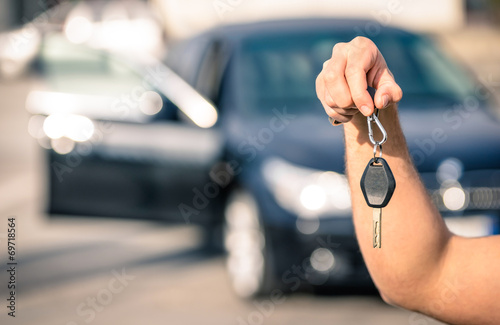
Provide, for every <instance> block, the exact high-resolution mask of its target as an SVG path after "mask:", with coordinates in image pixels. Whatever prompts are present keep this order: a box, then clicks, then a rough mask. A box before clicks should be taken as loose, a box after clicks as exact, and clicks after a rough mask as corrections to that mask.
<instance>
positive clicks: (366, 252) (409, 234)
mask: <svg viewBox="0 0 500 325" xmlns="http://www.w3.org/2000/svg"><path fill="white" fill-rule="evenodd" d="M380 120H381V122H382V124H383V126H384V127H385V129H386V131H387V133H388V140H387V142H386V143H385V144H384V146H383V157H384V158H385V159H386V160H387V162H388V164H389V166H390V167H391V169H392V172H393V174H394V177H395V179H396V190H395V192H394V195H393V197H392V199H391V201H390V202H389V204H388V205H387V207H385V208H383V209H382V248H381V249H374V248H373V244H372V243H373V242H372V234H373V228H372V208H370V207H368V205H367V204H366V202H365V199H364V197H363V194H362V192H361V189H360V179H361V175H362V174H363V171H364V169H365V168H366V165H367V163H368V161H369V160H370V159H371V158H372V157H373V145H372V144H371V142H370V141H369V138H368V130H367V123H366V117H364V116H362V115H361V114H357V115H356V116H355V117H354V119H353V120H352V121H351V122H350V123H347V124H345V125H344V130H345V141H346V169H347V175H348V179H349V184H350V188H351V195H352V206H353V220H354V225H355V228H356V235H357V238H358V242H359V245H360V247H361V251H362V254H363V257H364V259H365V262H366V265H367V267H368V269H369V271H370V274H371V275H372V278H373V280H374V282H375V284H376V285H377V287H378V288H379V289H380V291H381V292H382V294H385V295H386V296H388V298H389V300H394V301H396V302H398V303H399V302H403V303H404V304H405V307H407V308H412V307H413V308H417V307H418V304H419V301H418V300H419V297H422V299H425V292H423V290H425V288H428V287H429V285H428V284H431V283H432V282H433V281H437V280H438V277H439V274H438V273H439V264H440V263H441V261H442V260H443V256H444V252H445V250H446V247H447V243H448V242H449V238H450V237H451V235H450V233H449V231H448V230H447V228H446V225H445V224H444V222H443V220H442V218H441V216H440V214H439V212H438V211H437V210H436V208H435V207H434V205H433V204H432V202H431V200H430V198H429V196H428V194H427V192H426V189H425V187H424V186H423V184H422V182H421V181H420V178H419V175H418V173H417V171H416V170H415V168H414V166H413V163H412V161H411V158H410V155H409V153H408V149H407V146H406V142H405V138H404V135H403V132H402V130H401V127H400V124H399V119H398V114H397V108H396V107H395V106H393V107H389V108H387V109H384V110H381V112H380ZM376 138H377V137H376ZM378 138H380V137H378ZM424 284H426V285H424ZM407 294H411V299H412V301H408V302H407V301H406V299H407V298H408V297H406V296H405V295H407ZM408 304H415V305H416V306H411V305H408Z"/></svg>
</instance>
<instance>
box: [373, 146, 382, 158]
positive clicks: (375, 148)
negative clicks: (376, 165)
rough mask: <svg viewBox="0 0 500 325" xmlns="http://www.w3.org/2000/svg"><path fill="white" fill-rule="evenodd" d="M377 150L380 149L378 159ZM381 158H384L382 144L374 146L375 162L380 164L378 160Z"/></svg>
mask: <svg viewBox="0 0 500 325" xmlns="http://www.w3.org/2000/svg"><path fill="white" fill-rule="evenodd" d="M377 148H379V149H380V150H379V153H380V154H379V156H378V157H377ZM379 158H382V144H380V143H376V144H375V145H373V159H374V161H375V162H378V159H379Z"/></svg>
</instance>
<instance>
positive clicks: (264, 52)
mask: <svg viewBox="0 0 500 325" xmlns="http://www.w3.org/2000/svg"><path fill="white" fill-rule="evenodd" d="M352 37H353V35H332V34H331V33H330V34H326V33H325V34H323V35H318V33H315V34H311V33H304V34H301V35H297V34H293V35H291V34H290V35H267V36H260V37H258V38H250V39H246V40H245V41H244V42H243V43H242V45H241V48H240V50H239V52H238V53H239V55H238V56H237V58H236V60H235V63H236V76H235V77H236V85H237V86H236V88H237V93H238V97H239V100H240V103H241V106H242V107H243V109H244V110H245V111H247V112H248V113H251V114H252V115H253V114H256V113H257V114H266V112H269V111H271V109H272V108H274V107H283V106H287V108H288V109H289V110H292V111H294V112H296V113H300V112H304V113H306V112H308V111H310V110H311V106H312V105H317V104H318V100H317V98H316V93H315V79H316V76H317V75H318V73H319V72H320V71H321V68H322V65H323V62H324V61H325V60H326V59H328V58H329V57H330V56H331V50H332V47H333V45H334V44H335V43H337V42H346V41H349V40H350V39H352ZM372 40H373V41H374V42H375V43H376V44H377V45H378V47H379V48H380V51H381V52H382V54H383V55H384V57H385V58H386V61H387V62H388V65H389V68H390V69H391V71H392V72H393V74H394V76H395V78H396V80H397V82H398V83H399V85H400V86H401V88H402V89H403V92H404V101H403V103H402V105H401V106H402V107H403V108H404V107H405V104H411V105H407V106H418V107H419V108H420V107H422V108H425V107H429V108H430V107H436V106H443V107H446V106H448V105H451V104H454V103H457V102H460V101H462V100H463V99H464V98H465V97H466V96H468V95H470V94H471V93H472V90H473V83H472V81H471V79H470V77H469V76H468V75H467V74H465V73H464V72H463V71H461V69H460V68H459V67H457V66H455V65H454V64H453V63H451V62H450V61H449V60H447V59H446V58H445V57H443V56H442V54H441V53H439V52H438V51H437V50H436V49H435V48H434V46H433V45H432V43H431V42H430V41H429V40H427V39H425V38H423V37H418V36H413V35H410V34H406V33H387V34H384V33H382V34H380V35H379V36H377V37H372Z"/></svg>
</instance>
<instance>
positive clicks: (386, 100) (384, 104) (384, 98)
mask: <svg viewBox="0 0 500 325" xmlns="http://www.w3.org/2000/svg"><path fill="white" fill-rule="evenodd" d="M388 104H389V95H384V96H382V108H385V107H387V105H388Z"/></svg>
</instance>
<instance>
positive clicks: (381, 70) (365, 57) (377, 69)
mask: <svg viewBox="0 0 500 325" xmlns="http://www.w3.org/2000/svg"><path fill="white" fill-rule="evenodd" d="M368 86H370V87H373V88H375V89H377V92H376V93H375V106H376V107H377V108H385V107H387V106H388V105H389V104H391V103H397V102H399V101H400V100H401V97H402V96H403V92H402V91H401V88H400V87H399V86H398V84H396V82H395V81H394V77H393V76H392V73H391V72H390V71H389V69H388V68H387V64H386V63H385V60H384V57H383V56H382V54H380V51H379V50H378V48H377V46H376V45H375V44H374V43H373V42H372V41H371V40H369V39H368V38H365V37H356V38H355V39H353V40H352V41H350V42H349V43H337V44H336V45H335V47H334V48H333V51H332V57H331V59H330V60H328V61H326V62H325V63H324V64H323V71H321V73H320V74H319V76H318V78H317V79H316V93H317V94H318V98H319V100H320V101H321V103H322V104H323V107H324V108H325V111H326V113H327V114H328V115H329V116H330V117H332V118H333V119H335V120H337V121H339V122H344V123H345V122H349V121H350V120H351V119H352V118H353V116H354V115H355V114H357V113H358V109H359V111H361V113H362V114H363V115H365V116H369V115H371V114H373V110H374V103H373V100H372V98H371V96H370V94H369V93H368V91H367V88H368Z"/></svg>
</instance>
